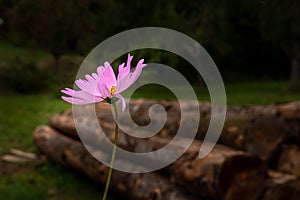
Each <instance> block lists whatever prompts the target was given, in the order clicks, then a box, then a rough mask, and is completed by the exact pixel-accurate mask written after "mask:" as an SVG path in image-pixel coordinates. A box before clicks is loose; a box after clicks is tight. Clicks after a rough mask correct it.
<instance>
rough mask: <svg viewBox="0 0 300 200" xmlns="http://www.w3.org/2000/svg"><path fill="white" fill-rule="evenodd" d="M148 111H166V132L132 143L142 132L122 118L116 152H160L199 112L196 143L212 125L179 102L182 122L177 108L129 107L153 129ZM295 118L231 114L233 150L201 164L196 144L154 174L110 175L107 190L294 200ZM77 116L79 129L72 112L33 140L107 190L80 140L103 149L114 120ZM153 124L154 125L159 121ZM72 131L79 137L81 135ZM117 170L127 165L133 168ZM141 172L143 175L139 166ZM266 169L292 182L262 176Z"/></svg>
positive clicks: (236, 110)
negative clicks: (110, 180)
mask: <svg viewBox="0 0 300 200" xmlns="http://www.w3.org/2000/svg"><path fill="white" fill-rule="evenodd" d="M153 104H161V105H162V106H163V107H164V108H165V110H166V111H167V120H166V122H165V124H164V126H163V128H162V129H161V130H160V131H159V133H158V134H157V135H155V136H153V137H150V138H147V139H142V138H137V137H132V136H130V135H128V134H126V133H128V132H130V133H131V135H139V134H143V131H137V130H136V129H135V128H130V127H129V126H126V123H127V121H126V120H127V119H125V118H122V116H121V117H120V118H119V121H120V122H121V124H122V123H123V128H124V129H123V130H126V131H123V130H121V131H120V134H119V138H118V146H119V147H121V148H123V149H125V150H127V151H131V152H151V151H155V150H157V149H160V148H162V147H164V146H165V145H166V144H168V143H169V142H170V141H171V140H172V139H173V137H174V135H176V133H177V130H178V127H179V125H180V124H181V125H182V124H185V125H186V126H187V127H190V126H189V123H191V122H193V116H194V113H193V111H194V110H195V108H196V107H198V108H200V110H201V116H200V118H201V121H200V124H199V128H198V130H197V129H196V130H192V132H193V133H194V134H197V135H196V137H197V138H198V139H201V138H203V136H204V135H205V133H206V130H207V126H208V124H209V121H210V109H211V107H210V104H208V103H199V102H184V103H183V104H182V105H181V108H182V109H183V111H184V112H187V113H189V114H188V115H185V116H186V117H185V118H184V119H181V117H180V110H179V104H178V102H175V101H155V100H151V101H148V100H143V99H139V100H134V101H132V102H130V106H129V110H130V111H131V117H132V119H133V121H134V122H135V123H136V124H139V125H147V124H148V123H149V122H150V118H149V109H150V107H151V106H152V105H153ZM94 110H96V116H97V117H96V118H95V119H94V118H93V111H94ZM299 112H300V103H299V102H293V103H288V104H278V105H268V106H249V107H244V106H235V107H229V108H228V111H227V117H226V122H225V126H224V129H223V132H222V134H221V137H220V140H219V142H220V143H221V144H225V145H227V146H230V147H233V148H235V149H236V150H233V149H231V148H229V147H225V146H221V145H216V146H215V148H214V150H213V151H212V152H211V153H210V154H209V155H208V156H207V157H205V158H204V159H199V158H198V151H199V149H200V146H201V145H202V143H201V142H200V141H199V140H196V141H194V142H193V144H192V145H191V146H190V148H189V149H188V150H187V151H185V152H184V153H183V155H182V156H181V157H180V158H179V159H177V160H176V161H175V162H173V163H172V164H171V165H169V166H167V167H165V168H163V169H161V170H159V171H157V172H152V173H147V174H128V173H124V172H119V171H116V170H115V171H114V176H113V180H112V188H113V189H114V190H115V191H118V192H119V193H121V194H122V195H123V196H126V197H127V198H129V199H187V198H189V199H193V198H195V199H241V198H243V199H263V200H268V199H282V198H283V197H290V198H289V199H297V198H296V197H297V196H299V189H300V188H299V186H298V185H299V179H298V178H297V176H298V177H299V176H300V171H299V169H300V160H299V158H300V142H299V141H300V139H299V138H300V126H299V125H300V113H299ZM77 114H78V115H77V118H76V126H77V129H76V127H75V122H74V119H73V113H72V111H71V110H67V111H65V112H63V113H61V114H57V115H54V116H52V117H51V119H50V125H51V127H47V126H43V127H39V128H37V129H36V131H35V133H34V140H35V142H36V144H37V146H38V147H39V148H40V149H41V150H42V151H43V152H45V154H46V155H47V156H48V157H49V158H50V159H51V160H54V161H56V162H58V163H61V164H63V165H67V166H69V167H72V168H74V169H77V170H79V171H82V172H83V173H86V174H87V175H88V176H89V177H91V178H92V179H93V180H95V181H97V182H100V183H104V182H105V181H106V176H107V170H108V168H107V167H106V166H104V165H102V164H100V163H99V162H98V161H97V160H95V159H94V158H93V157H92V156H91V155H90V154H89V153H88V152H87V151H86V150H85V148H84V147H83V145H82V144H81V142H80V139H81V140H82V139H84V140H85V142H88V143H89V144H101V145H103V146H105V141H104V140H103V137H101V135H102V136H103V135H104V134H105V135H106V136H107V137H108V138H109V139H110V140H111V141H112V140H113V139H114V119H113V116H112V112H111V108H110V106H109V105H108V104H104V103H99V104H96V105H93V106H92V105H89V106H81V107H80V108H79V109H78V110H77ZM152 120H154V122H155V120H158V119H152ZM99 125H100V127H101V128H100V127H99ZM77 130H80V135H78V133H77V132H78V131H77ZM79 136H80V137H79ZM106 142H107V141H106ZM182 144H185V138H180V140H179V141H177V142H175V143H174V144H173V146H172V148H173V149H174V151H176V150H178V149H182ZM96 151H99V152H100V154H102V155H107V157H109V155H110V152H106V151H105V150H103V149H96ZM246 152H247V153H246ZM151 159H152V158H151ZM151 159H150V160H149V162H154V161H155V158H154V160H151ZM265 161H267V162H265ZM117 162H124V164H126V163H128V162H130V161H128V160H118V161H117ZM266 164H268V166H267V165H266ZM139 165H141V166H140V167H145V166H143V163H140V164H139ZM267 167H271V168H272V169H275V170H279V171H282V172H286V173H290V174H293V175H292V176H291V175H287V174H283V173H279V172H270V171H269V173H267V171H268V169H267ZM175 197H176V198H175Z"/></svg>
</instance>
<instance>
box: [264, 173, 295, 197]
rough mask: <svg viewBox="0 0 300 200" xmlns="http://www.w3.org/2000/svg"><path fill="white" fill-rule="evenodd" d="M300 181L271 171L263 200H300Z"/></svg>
mask: <svg viewBox="0 0 300 200" xmlns="http://www.w3.org/2000/svg"><path fill="white" fill-rule="evenodd" d="M299 196H300V180H299V179H297V177H296V176H292V175H288V174H284V173H280V172H274V171H269V173H268V180H267V181H266V184H265V191H264V193H263V194H262V196H261V198H260V199H262V200H282V199H289V200H298V199H299Z"/></svg>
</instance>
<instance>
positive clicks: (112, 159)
mask: <svg viewBox="0 0 300 200" xmlns="http://www.w3.org/2000/svg"><path fill="white" fill-rule="evenodd" d="M112 105H113V107H114V110H115V119H116V128H115V139H114V148H113V152H112V155H111V161H110V165H109V171H108V176H107V181H106V186H105V191H104V195H103V198H102V200H106V197H107V193H108V188H109V185H110V180H111V175H112V170H113V166H114V162H115V156H116V150H117V142H118V135H119V126H118V111H117V106H116V102H113V103H112Z"/></svg>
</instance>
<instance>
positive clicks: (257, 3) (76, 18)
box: [0, 0, 300, 89]
mask: <svg viewBox="0 0 300 200" xmlns="http://www.w3.org/2000/svg"><path fill="white" fill-rule="evenodd" d="M299 2H300V1H298V0H288V1H284V2H283V1H280V0H264V1H262V0H253V1H248V0H240V1H237V0H211V1H205V0H189V1H180V0H174V1H168V0H157V1H155V3H153V1H151V0H145V1H140V0H133V1H130V3H128V2H127V1H124V0H112V1H97V0H85V1H81V0H70V1H57V0H45V1H39V2H34V1H31V0H0V18H1V20H0V21H2V23H0V42H1V41H10V42H13V43H14V44H16V45H19V46H27V47H31V48H33V49H41V48H42V49H44V50H46V51H47V52H48V53H49V55H51V56H52V58H53V65H52V72H54V73H56V74H57V75H58V76H62V77H63V75H62V74H61V71H63V70H64V69H63V68H64V67H63V66H61V65H60V63H59V60H60V59H61V57H62V55H65V54H66V53H76V54H81V55H86V53H88V52H89V51H90V50H91V49H92V48H93V47H95V46H96V45H97V44H99V43H100V42H101V41H103V40H105V39H106V38H108V37H109V36H112V35H115V34H117V33H119V32H121V31H125V30H128V29H131V28H137V27H144V26H159V27H165V28H171V29H175V30H177V31H180V32H182V33H184V34H187V35H189V36H191V37H192V38H194V39H195V40H197V41H199V42H200V44H202V45H203V46H204V48H205V49H206V50H207V51H208V52H209V53H210V55H211V56H212V58H213V59H214V61H215V62H216V64H217V66H218V67H219V69H220V71H221V73H222V75H223V78H224V79H225V80H226V81H231V82H232V81H241V80H245V79H246V80H248V81H249V80H251V81H252V80H254V81H257V80H266V79H268V80H272V79H281V80H288V79H290V80H291V84H292V85H291V86H292V88H293V89H297V87H298V86H297V84H298V85H300V84H299V82H298V81H299V79H300V78H299V77H300V76H299V71H300V70H299V68H300V67H299V60H300V59H299V57H300V50H299V49H300V47H299V46H300V28H299V24H300V12H299V9H300V3H299ZM112 13H114V14H113V15H112ZM140 56H141V57H147V58H148V59H147V61H148V62H152V60H157V58H158V60H159V61H160V62H162V63H164V64H168V63H173V64H174V62H175V64H176V65H174V67H175V68H179V66H182V65H181V63H180V61H179V60H174V59H173V57H170V56H164V55H163V54H159V53H157V52H156V53H153V52H148V51H145V52H143V53H142V54H141V55H140ZM154 58H155V59H154ZM176 66H177V67H176ZM185 73H186V74H187V75H188V76H189V77H190V79H191V82H193V83H198V80H197V77H196V76H194V71H193V70H186V72H185Z"/></svg>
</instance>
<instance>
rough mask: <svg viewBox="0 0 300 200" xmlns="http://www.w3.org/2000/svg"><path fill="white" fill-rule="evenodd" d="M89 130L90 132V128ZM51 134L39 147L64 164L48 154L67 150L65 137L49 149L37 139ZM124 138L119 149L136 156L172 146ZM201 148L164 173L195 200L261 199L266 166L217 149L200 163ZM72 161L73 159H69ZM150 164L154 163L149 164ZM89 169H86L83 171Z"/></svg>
mask: <svg viewBox="0 0 300 200" xmlns="http://www.w3.org/2000/svg"><path fill="white" fill-rule="evenodd" d="M106 125H107V127H106V128H107V130H106V134H108V136H109V138H110V139H111V140H112V139H113V137H110V136H111V135H113V130H109V129H110V128H111V127H112V126H111V124H109V123H106ZM88 126H89V127H88V128H90V126H91V124H89V125H88ZM104 129H105V127H104ZM48 132H51V134H52V135H53V130H52V129H50V128H49V127H47V128H40V129H37V130H36V132H35V134H34V137H35V141H36V143H37V146H38V147H39V148H41V149H42V150H43V151H44V152H45V153H46V155H48V154H51V155H50V156H49V157H50V158H51V159H53V160H56V161H57V162H60V163H64V160H62V158H63V157H62V156H60V155H57V154H55V153H54V152H52V151H49V150H47V148H50V149H53V150H56V151H57V149H60V148H65V147H64V146H66V144H62V143H61V142H59V141H60V140H62V138H64V136H62V135H61V134H59V133H56V136H55V139H52V142H51V144H48V143H50V142H47V144H48V147H43V146H42V145H41V144H40V142H39V141H40V140H41V137H37V136H43V137H42V141H44V140H45V139H47V138H49V136H47V135H49V133H48ZM98 134H99V132H98ZM102 134H103V133H102ZM125 135H126V134H124V133H122V132H120V138H121V139H120V138H119V145H120V146H122V148H124V149H126V150H130V151H133V152H145V151H155V150H157V149H159V148H161V147H163V146H165V145H166V144H168V143H169V142H170V139H169V138H163V137H159V136H156V137H151V138H149V139H144V140H142V139H139V140H137V139H135V138H132V137H129V138H127V140H123V139H122V137H124V136H125ZM98 137H99V135H98ZM127 137H128V136H127ZM63 140H65V139H63ZM69 140H70V139H69ZM71 142H72V141H70V142H69V143H70V144H68V145H67V146H69V148H70V146H72V145H71ZM73 142H74V141H73ZM184 143H185V142H184V139H183V140H182V141H179V142H177V143H175V144H174V146H173V149H174V151H177V150H178V149H180V148H182V144H184ZM53 146H57V147H53ZM200 146H201V142H199V141H195V142H194V143H193V144H192V146H191V147H190V148H189V149H188V150H187V151H186V152H185V153H184V154H183V156H182V157H181V158H180V159H178V160H177V161H175V162H174V163H173V164H171V165H170V166H168V167H166V168H165V169H163V170H162V172H164V173H163V174H168V177H169V179H170V180H171V181H172V182H173V183H174V184H176V185H179V186H180V188H185V189H186V190H187V191H188V192H189V193H191V194H193V196H194V197H198V198H211V199H219V198H224V199H239V198H240V197H241V195H242V194H243V195H245V194H248V196H251V197H252V198H253V197H258V196H259V195H260V193H261V191H262V188H263V187H262V186H263V183H264V178H265V174H266V171H267V170H266V165H265V164H264V163H263V162H262V161H261V160H260V159H259V158H257V157H254V156H251V155H248V154H246V153H245V152H241V151H235V150H232V149H229V148H226V147H223V146H217V147H216V149H214V150H213V151H212V152H211V153H210V154H209V155H208V156H207V157H206V158H204V159H199V157H198V151H199V148H200ZM141 148H142V149H141ZM57 152H62V150H58V151H57ZM71 152H72V151H71ZM102 153H105V152H102ZM169 153H170V152H169ZM64 157H65V156H64ZM73 157H74V156H70V158H73ZM124 162H125V161H124ZM148 162H151V161H150V160H149V161H148ZM73 165H75V166H77V164H76V163H73ZM87 167H88V166H85V167H84V168H82V170H84V169H86V168H87ZM97 179H100V178H97ZM241 183H242V184H241Z"/></svg>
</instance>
